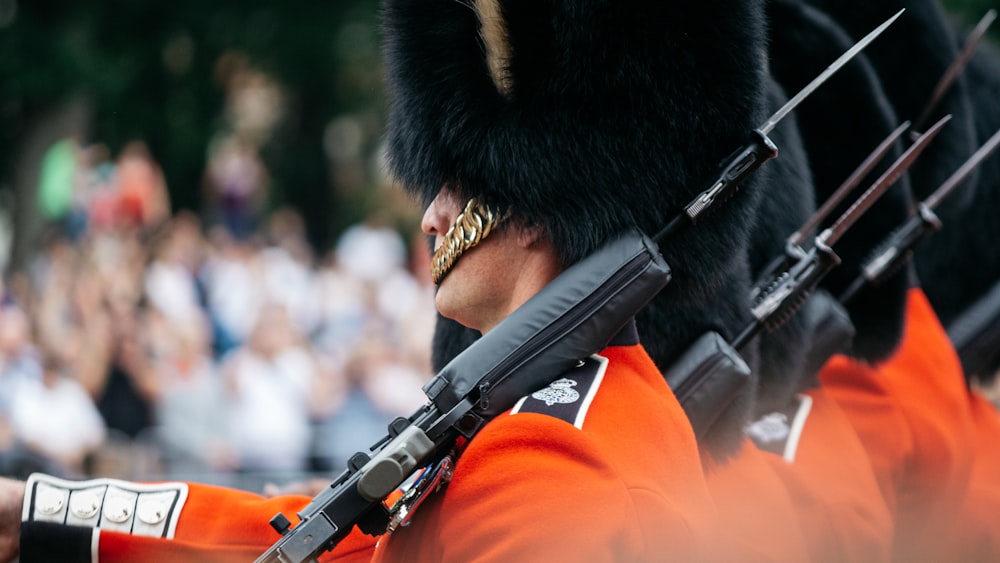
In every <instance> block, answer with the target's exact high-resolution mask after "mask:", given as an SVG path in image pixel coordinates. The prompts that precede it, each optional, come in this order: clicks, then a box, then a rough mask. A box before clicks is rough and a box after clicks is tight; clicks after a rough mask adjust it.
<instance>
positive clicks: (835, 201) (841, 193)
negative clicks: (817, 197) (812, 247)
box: [788, 121, 910, 246]
mask: <svg viewBox="0 0 1000 563" xmlns="http://www.w3.org/2000/svg"><path fill="white" fill-rule="evenodd" d="M909 127H910V122H909V121H905V122H903V124H902V125H900V126H899V127H897V128H896V129H895V130H894V131H893V132H892V133H890V134H889V136H888V137H886V138H885V139H883V140H882V142H881V143H879V145H878V146H877V147H875V150H873V151H872V152H871V154H869V155H868V156H867V157H865V159H864V160H863V161H862V162H861V164H860V165H858V167H857V168H856V169H854V172H852V173H851V175H850V176H848V177H847V179H846V180H844V182H843V183H842V184H840V186H839V187H838V188H837V190H836V191H835V192H833V195H831V196H830V197H828V198H827V199H826V201H825V202H823V205H822V206H820V208H819V209H817V210H816V212H815V213H813V214H812V216H810V217H809V219H808V220H807V221H806V222H805V223H803V224H802V226H801V227H799V229H798V230H797V231H795V232H794V233H792V234H791V235H790V236H789V237H788V244H789V245H791V246H801V245H802V241H804V240H805V239H806V237H807V236H809V234H810V233H812V232H813V231H814V230H815V229H816V227H818V226H819V224H820V223H822V222H823V220H824V219H826V217H827V216H828V215H829V214H830V213H831V212H832V211H833V209H834V208H835V207H837V206H838V205H840V202H842V201H843V200H844V198H845V197H847V194H849V193H850V192H851V191H853V190H854V188H856V187H858V184H860V183H861V181H862V180H864V179H865V177H866V176H868V174H869V173H870V172H871V171H872V169H873V168H875V165H876V164H878V163H879V162H880V161H881V160H882V158H883V157H884V156H885V155H886V154H887V153H888V152H889V150H890V149H892V147H893V145H894V143H895V142H896V140H897V139H899V138H900V137H901V136H902V135H903V133H905V132H906V130H907V129H909Z"/></svg>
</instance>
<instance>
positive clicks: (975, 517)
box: [950, 393, 1000, 563]
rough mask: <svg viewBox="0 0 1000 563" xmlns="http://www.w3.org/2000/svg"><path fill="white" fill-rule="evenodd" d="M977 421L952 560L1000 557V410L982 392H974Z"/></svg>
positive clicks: (953, 543)
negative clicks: (969, 472) (970, 468)
mask: <svg viewBox="0 0 1000 563" xmlns="http://www.w3.org/2000/svg"><path fill="white" fill-rule="evenodd" d="M970 397H971V401H972V416H973V419H974V420H975V424H976V458H975V461H974V462H973V466H972V480H971V481H970V482H969V490H968V493H967V494H966V495H965V503H964V505H963V506H962V515H961V517H960V518H959V519H958V520H957V521H956V522H955V527H954V538H953V541H952V545H953V546H954V547H953V549H954V550H955V551H954V552H953V553H952V555H950V557H951V559H952V560H953V561H964V562H968V563H972V562H978V561H982V562H983V563H986V562H987V561H990V562H992V561H1000V414H998V413H997V409H996V407H995V406H994V405H993V403H991V402H989V401H988V400H987V399H986V398H985V397H983V396H982V395H980V394H979V393H971V395H970Z"/></svg>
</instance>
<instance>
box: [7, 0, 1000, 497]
mask: <svg viewBox="0 0 1000 563" xmlns="http://www.w3.org/2000/svg"><path fill="white" fill-rule="evenodd" d="M945 4H946V6H947V7H948V8H949V9H950V10H951V11H952V13H953V14H954V16H955V17H957V18H960V19H963V20H965V21H967V22H968V23H970V24H972V23H975V21H976V20H978V18H979V17H980V16H981V14H983V13H985V12H986V11H987V10H988V9H989V8H991V7H996V0H948V1H947V2H946V3H945ZM376 14H377V0H337V1H336V2H328V3H316V2H304V1H301V0H289V1H285V2H246V1H240V2H236V1H232V0H216V1H214V2H210V3H206V2H193V1H191V0H174V1H173V2H169V3H168V2H155V1H149V0H76V1H74V2H58V1H55V0H30V1H29V0H0V267H2V271H3V276H2V279H0V283H2V285H0V300H2V301H0V472H2V473H3V474H7V475H20V476H24V475H26V474H27V473H30V472H31V471H35V470H43V471H47V472H49V473H52V474H56V475H63V476H68V477H82V476H90V475H101V476H110V477H121V478H127V479H161V478H169V479H187V480H196V481H203V482H211V483H219V484H225V485H229V486H236V487H242V488H246V489H249V490H254V491H259V490H261V487H262V485H263V483H264V482H268V481H272V482H278V483H281V482H286V481H292V480H297V479H301V478H303V477H307V476H310V475H329V474H331V473H333V472H339V471H340V469H341V468H342V467H344V465H345V463H346V459H347V457H348V456H350V454H352V453H353V452H355V451H357V450H360V449H364V448H365V447H367V446H369V445H371V443H372V442H373V441H374V440H375V439H377V438H378V437H380V436H381V435H383V434H384V433H385V428H386V424H387V423H388V422H389V421H390V420H391V419H392V418H393V417H395V416H397V415H408V414H410V413H411V412H412V411H413V410H414V409H415V408H416V407H417V406H419V405H420V404H421V403H422V402H423V400H424V396H423V394H422V392H421V391H420V386H421V385H422V383H423V382H424V381H425V380H426V379H427V378H428V377H429V376H430V361H429V351H430V344H429V343H430V337H431V333H432V331H433V323H434V319H435V314H434V309H433V288H432V286H431V284H430V283H429V279H428V275H427V261H428V257H427V247H426V241H425V240H424V239H423V238H422V237H421V236H419V234H418V231H419V209H418V206H417V205H416V204H415V202H413V201H411V200H410V199H409V198H408V197H406V196H404V195H403V194H402V193H401V191H400V190H399V189H398V187H396V186H393V185H391V182H390V181H389V179H388V178H387V177H386V175H385V174H384V168H383V163H382V146H381V140H382V133H383V115H384V109H385V108H384V96H383V94H384V92H383V82H382V70H381V66H380V59H379V43H380V37H379V33H378V27H377V15H376ZM994 39H996V32H995V30H994Z"/></svg>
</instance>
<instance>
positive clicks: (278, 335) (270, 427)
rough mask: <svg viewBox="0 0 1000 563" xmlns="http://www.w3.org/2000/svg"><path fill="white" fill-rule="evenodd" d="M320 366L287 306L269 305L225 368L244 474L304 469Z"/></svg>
mask: <svg viewBox="0 0 1000 563" xmlns="http://www.w3.org/2000/svg"><path fill="white" fill-rule="evenodd" d="M317 371H318V365H317V363H316V361H315V358H314V357H313V355H312V353H311V352H310V351H309V349H308V348H307V347H306V346H305V345H304V342H303V340H302V338H301V336H300V335H299V334H298V333H297V331H296V330H295V328H294V326H293V325H292V324H291V322H290V320H289V318H288V314H287V312H286V311H285V309H284V308H283V307H281V306H280V305H277V304H274V303H268V304H266V305H265V306H264V307H263V308H262V309H261V310H260V313H259V316H258V318H257V320H256V323H255V324H254V328H253V331H252V333H251V334H250V338H249V340H248V341H247V343H246V345H244V346H242V347H240V348H237V349H236V350H234V351H232V352H231V353H230V354H229V355H228V356H227V357H226V358H225V359H224V363H223V367H222V373H223V381H224V390H225V394H226V398H227V401H226V403H225V408H226V410H227V413H228V415H229V443H230V444H231V445H232V446H233V447H234V448H235V449H236V453H237V455H238V457H239V467H240V469H241V470H243V471H301V470H303V469H305V468H306V465H307V458H308V454H309V445H310V442H311V432H312V429H311V426H310V418H311V416H310V413H311V411H312V410H313V408H314V407H313V403H312V402H311V401H313V400H315V394H314V393H313V388H314V385H315V384H316V378H317Z"/></svg>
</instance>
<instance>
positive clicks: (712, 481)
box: [706, 440, 809, 563]
mask: <svg viewBox="0 0 1000 563" xmlns="http://www.w3.org/2000/svg"><path fill="white" fill-rule="evenodd" d="M769 455H770V454H767V453H765V452H762V451H760V450H758V449H757V447H756V446H754V445H753V443H751V442H750V441H749V440H746V441H745V443H744V444H743V447H742V448H741V449H740V453H739V455H738V456H737V457H736V458H735V459H732V460H730V461H728V462H727V463H713V462H711V461H709V462H706V478H707V479H708V487H709V490H711V492H712V498H713V499H715V504H716V506H717V508H718V510H719V518H720V520H721V522H722V526H721V528H720V533H719V534H717V537H716V539H715V542H716V543H718V544H720V546H722V547H723V548H724V549H726V550H727V552H726V553H725V555H724V556H723V558H722V559H721V561H739V562H744V563H755V562H760V563H764V562H782V561H787V562H789V563H792V562H799V561H808V560H809V558H808V550H807V549H806V543H805V538H804V537H803V534H802V528H801V526H800V524H799V519H798V515H797V514H796V513H795V507H794V506H793V504H792V501H791V498H790V497H789V496H788V491H787V489H786V488H785V485H784V484H783V483H782V482H781V479H779V477H778V475H777V473H775V471H774V468H773V467H772V466H771V465H770V464H769V463H768V462H767V460H766V459H765V456H769Z"/></svg>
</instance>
